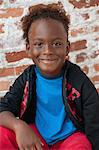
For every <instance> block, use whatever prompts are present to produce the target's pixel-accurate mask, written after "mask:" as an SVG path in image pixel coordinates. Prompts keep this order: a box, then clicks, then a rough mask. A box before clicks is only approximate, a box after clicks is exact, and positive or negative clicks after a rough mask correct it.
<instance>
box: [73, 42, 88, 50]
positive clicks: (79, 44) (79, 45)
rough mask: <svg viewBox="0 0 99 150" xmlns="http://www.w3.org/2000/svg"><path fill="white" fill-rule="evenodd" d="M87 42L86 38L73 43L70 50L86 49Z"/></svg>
mask: <svg viewBox="0 0 99 150" xmlns="http://www.w3.org/2000/svg"><path fill="white" fill-rule="evenodd" d="M86 44H87V41H86V40H82V41H77V42H74V43H71V44H70V51H76V50H81V49H85V48H87V46H86Z"/></svg>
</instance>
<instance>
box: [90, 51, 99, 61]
mask: <svg viewBox="0 0 99 150" xmlns="http://www.w3.org/2000/svg"><path fill="white" fill-rule="evenodd" d="M97 56H99V50H97V51H94V52H93V53H92V54H91V55H90V57H91V58H93V59H94V58H96V57H97Z"/></svg>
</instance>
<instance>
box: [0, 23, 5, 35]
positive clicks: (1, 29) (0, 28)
mask: <svg viewBox="0 0 99 150" xmlns="http://www.w3.org/2000/svg"><path fill="white" fill-rule="evenodd" d="M3 27H4V24H0V33H4V30H3Z"/></svg>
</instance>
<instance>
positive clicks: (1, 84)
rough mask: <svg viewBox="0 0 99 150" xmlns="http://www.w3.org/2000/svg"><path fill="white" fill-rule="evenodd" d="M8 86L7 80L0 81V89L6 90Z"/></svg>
mask: <svg viewBox="0 0 99 150" xmlns="http://www.w3.org/2000/svg"><path fill="white" fill-rule="evenodd" d="M9 86H10V82H9V81H0V91H5V90H8V89H9Z"/></svg>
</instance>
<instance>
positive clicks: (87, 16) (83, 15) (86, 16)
mask: <svg viewBox="0 0 99 150" xmlns="http://www.w3.org/2000/svg"><path fill="white" fill-rule="evenodd" d="M82 17H83V18H84V19H85V20H87V19H89V18H90V17H89V14H88V13H86V14H82Z"/></svg>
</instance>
